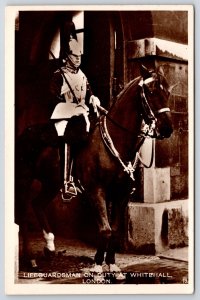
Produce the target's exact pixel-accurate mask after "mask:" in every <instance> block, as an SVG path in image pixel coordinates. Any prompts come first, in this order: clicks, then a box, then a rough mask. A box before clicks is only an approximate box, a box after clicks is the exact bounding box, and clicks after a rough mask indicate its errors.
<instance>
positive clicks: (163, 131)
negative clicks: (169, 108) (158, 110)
mask: <svg viewBox="0 0 200 300" xmlns="http://www.w3.org/2000/svg"><path fill="white" fill-rule="evenodd" d="M172 133H173V128H172V126H165V127H162V129H161V130H160V135H161V137H163V138H169V137H170V136H171V134H172Z"/></svg>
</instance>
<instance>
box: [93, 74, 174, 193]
mask: <svg viewBox="0 0 200 300" xmlns="http://www.w3.org/2000/svg"><path fill="white" fill-rule="evenodd" d="M153 81H155V78H153V77H150V78H147V79H145V80H143V79H141V80H140V81H139V83H138V85H139V86H140V87H141V92H140V96H141V100H142V108H143V112H142V115H143V119H144V120H145V119H147V120H148V124H147V123H146V124H145V126H144V129H143V130H142V131H141V133H140V137H141V141H140V143H139V146H138V147H137V148H138V149H137V150H136V154H135V158H134V160H133V161H132V162H131V161H129V162H128V163H125V162H123V161H122V159H121V157H120V154H119V152H118V151H117V149H116V148H115V146H114V144H113V141H112V138H111V136H110V134H109V132H108V129H107V125H106V118H108V119H109V120H110V121H111V122H113V123H114V124H115V125H116V126H118V124H117V123H116V122H115V121H114V120H112V119H111V118H110V117H109V116H108V111H107V110H105V109H104V108H102V107H101V106H98V108H99V110H100V111H101V112H103V116H102V117H101V118H100V122H99V127H100V132H101V136H102V139H103V141H104V144H105V145H106V146H107V148H108V149H109V151H110V152H111V153H112V155H113V156H114V157H116V158H117V160H118V161H119V163H120V164H121V165H122V167H123V170H124V172H126V173H128V175H129V176H130V178H131V179H132V180H133V181H135V178H134V172H135V169H136V167H137V165H138V163H139V162H141V163H142V164H143V165H144V166H145V167H146V168H150V167H151V166H152V163H153V157H154V145H153V143H152V155H151V160H150V164H149V166H147V165H146V164H145V163H144V162H143V160H142V158H141V156H140V154H139V150H140V148H141V146H142V145H143V143H144V141H145V139H146V138H147V137H151V138H155V137H156V133H155V129H156V121H157V118H156V116H157V115H159V114H162V113H165V112H170V108H169V107H163V108H160V109H159V110H157V111H156V112H155V113H154V112H153V111H152V109H151V107H150V105H149V102H148V100H147V97H146V94H145V90H144V86H145V85H146V86H147V87H148V84H149V83H151V82H153ZM118 127H120V128H121V129H123V130H126V131H128V129H126V128H123V127H122V126H121V125H120V124H119V126H118ZM134 190H135V189H133V190H132V193H133V192H134Z"/></svg>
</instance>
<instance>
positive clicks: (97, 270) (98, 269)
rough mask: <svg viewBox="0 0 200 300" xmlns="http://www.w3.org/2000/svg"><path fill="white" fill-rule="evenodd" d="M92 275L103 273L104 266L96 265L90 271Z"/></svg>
mask: <svg viewBox="0 0 200 300" xmlns="http://www.w3.org/2000/svg"><path fill="white" fill-rule="evenodd" d="M90 272H91V273H103V267H102V265H97V264H95V265H94V266H93V267H92V268H91V269H90Z"/></svg>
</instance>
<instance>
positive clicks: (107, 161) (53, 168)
mask: <svg viewBox="0 0 200 300" xmlns="http://www.w3.org/2000/svg"><path fill="white" fill-rule="evenodd" d="M169 95H170V92H169V86H168V83H167V81H166V79H165V77H164V74H163V72H161V69H160V70H157V71H151V72H150V71H148V70H147V69H146V68H142V69H141V76H140V77H138V78H136V79H134V80H133V81H131V82H130V83H129V84H128V85H127V86H126V87H125V89H124V90H123V91H122V92H121V93H120V94H119V95H118V97H117V100H116V102H115V103H114V104H113V106H112V107H111V108H110V109H109V111H108V113H107V114H106V115H104V116H101V118H100V119H99V122H98V125H97V126H96V127H95V129H94V130H93V131H92V133H91V134H90V136H89V138H88V141H87V142H86V143H85V144H84V147H82V148H80V149H76V151H75V158H74V169H73V175H74V177H75V178H76V179H77V180H78V181H79V182H81V185H82V186H83V187H84V189H85V194H86V197H87V199H89V200H90V203H91V205H92V207H93V209H94V213H95V216H96V220H97V224H98V231H99V239H98V240H99V245H98V248H97V252H96V255H95V267H94V268H93V269H92V270H93V271H96V272H101V271H102V264H103V262H104V261H105V263H106V264H107V265H108V266H109V267H110V271H119V268H118V267H117V266H116V264H115V253H116V249H117V244H118V240H119V236H120V229H121V228H122V225H123V224H122V223H123V220H124V216H125V209H126V207H127V201H128V196H129V194H130V192H131V191H132V189H133V183H134V181H133V180H134V169H135V167H136V163H137V161H136V160H137V159H136V152H137V151H138V149H139V147H140V146H141V144H142V142H143V141H144V139H145V136H146V135H148V134H151V135H152V137H153V138H160V139H162V138H169V137H170V135H171V134H172V131H173V130H172V122H171V115H170V109H169V108H168V98H169ZM143 123H145V124H146V127H145V128H146V130H145V132H144V131H143V133H142V134H141V126H142V124H143ZM46 126H49V125H46ZM52 126H53V125H52ZM33 131H34V130H33ZM33 131H31V134H33ZM45 132H47V131H45V126H43V127H42V131H41V135H42V140H43V141H44V143H42V144H41V145H40V147H38V148H37V151H35V150H34V151H33V149H32V146H31V145H32V144H31V143H29V141H24V140H23V136H24V135H23V134H22V136H21V137H20V138H19V141H18V143H17V145H18V146H17V147H18V149H20V150H18V149H17V153H19V154H20V155H18V157H16V180H15V182H16V196H15V212H16V213H15V222H16V223H18V224H19V226H20V231H21V233H22V237H23V250H24V254H25V256H26V257H27V258H28V259H29V260H31V261H32V266H33V267H34V266H36V262H35V261H34V260H33V259H34V257H33V255H32V252H31V249H30V243H29V235H28V229H27V219H26V218H27V204H26V203H27V199H28V198H29V197H30V186H31V184H32V182H33V180H34V179H35V178H36V179H37V180H39V181H40V183H41V189H40V193H39V194H38V195H37V197H36V198H35V199H34V200H33V208H34V211H35V213H36V216H37V219H38V221H39V223H40V226H41V229H42V230H43V233H44V237H45V239H46V242H47V246H46V249H47V250H48V251H49V252H50V253H53V252H54V251H55V247H54V243H53V239H54V236H53V233H52V232H51V228H50V226H49V223H48V220H47V217H46V214H45V208H46V207H47V205H48V204H49V203H50V202H51V201H52V200H53V198H54V197H55V196H56V195H57V194H58V192H59V189H60V187H61V182H60V162H59V153H58V143H57V142H56V138H55V143H54V139H52V136H51V138H49V136H48V134H46V133H45ZM31 134H30V135H31ZM33 135H34V134H33ZM32 140H34V138H33V137H32ZM36 142H37V141H35V143H36ZM32 143H33V142H32ZM21 144H23V145H25V144H26V147H25V148H26V149H25V148H24V146H23V147H20V145H21ZM33 144H34V143H33ZM22 153H23V155H22ZM25 156H26V158H27V159H24V157H25ZM110 204H111V207H112V209H111V212H110V214H109V213H108V212H109V211H110V209H109V208H110Z"/></svg>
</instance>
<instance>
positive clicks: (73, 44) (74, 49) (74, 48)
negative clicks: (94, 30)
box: [69, 39, 82, 55]
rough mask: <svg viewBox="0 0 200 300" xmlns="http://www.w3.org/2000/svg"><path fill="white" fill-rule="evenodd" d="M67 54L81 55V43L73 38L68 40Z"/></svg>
mask: <svg viewBox="0 0 200 300" xmlns="http://www.w3.org/2000/svg"><path fill="white" fill-rule="evenodd" d="M69 54H73V55H81V54H82V48H81V45H80V44H79V43H78V42H77V40H75V39H71V40H70V41H69Z"/></svg>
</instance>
